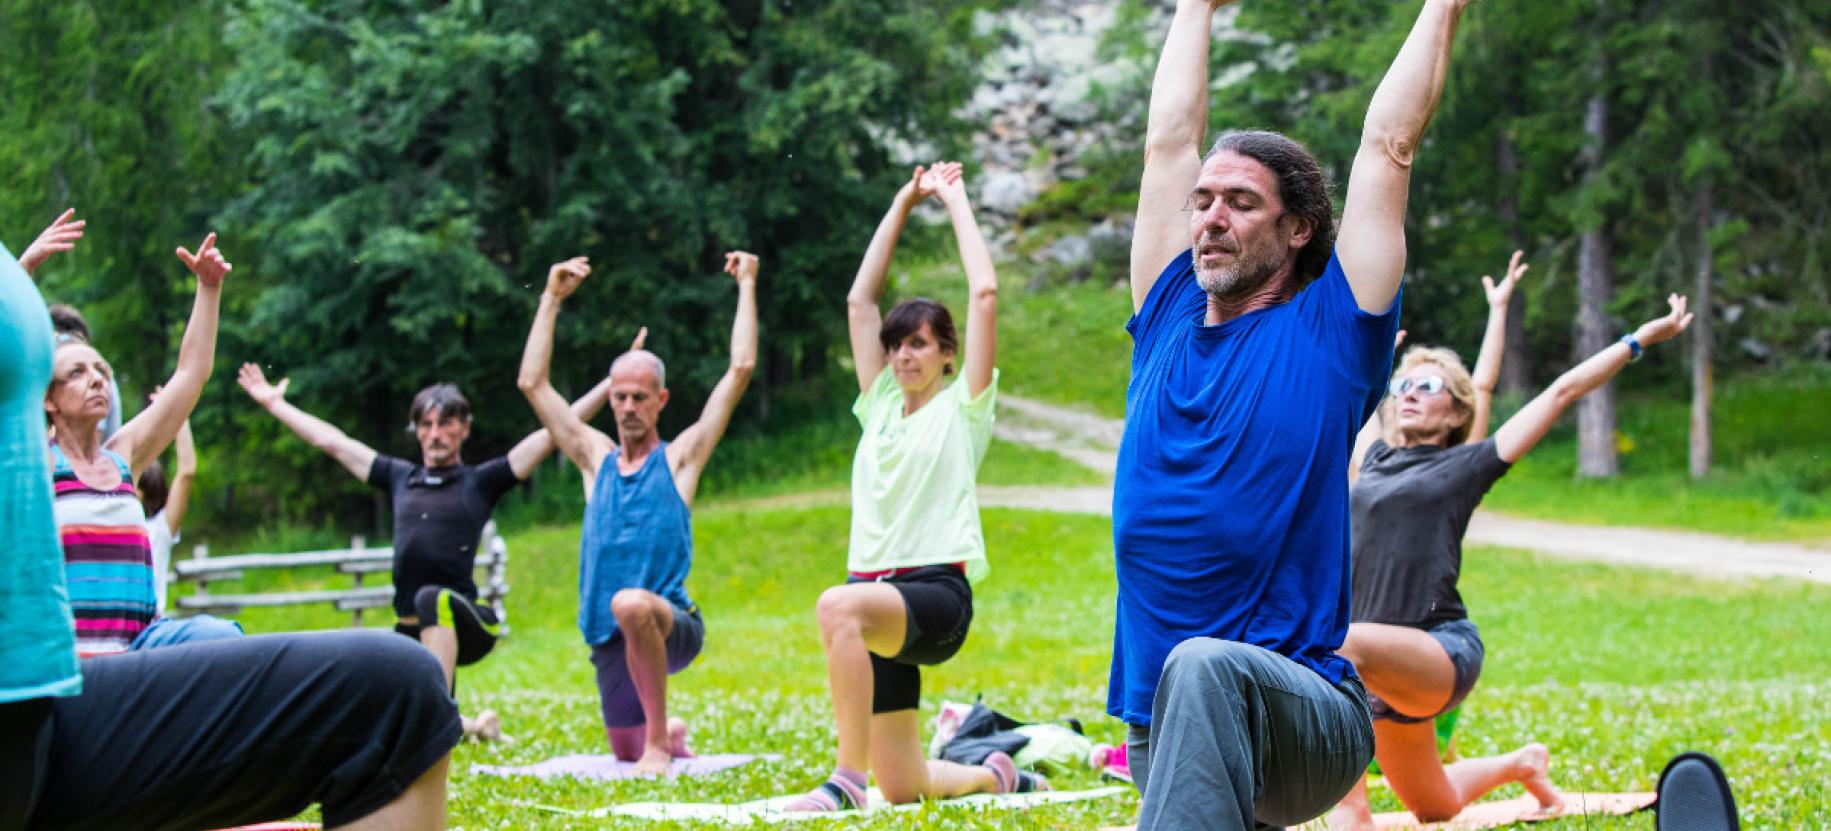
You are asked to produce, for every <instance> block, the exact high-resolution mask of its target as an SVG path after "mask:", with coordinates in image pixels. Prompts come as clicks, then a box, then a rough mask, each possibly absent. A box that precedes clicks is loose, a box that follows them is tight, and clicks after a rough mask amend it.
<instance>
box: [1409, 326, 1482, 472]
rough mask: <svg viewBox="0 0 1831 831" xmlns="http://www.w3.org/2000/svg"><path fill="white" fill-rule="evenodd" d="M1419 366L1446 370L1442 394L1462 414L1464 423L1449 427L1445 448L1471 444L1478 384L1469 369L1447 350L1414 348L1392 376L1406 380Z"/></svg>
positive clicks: (1434, 347)
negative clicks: (1443, 393)
mask: <svg viewBox="0 0 1831 831" xmlns="http://www.w3.org/2000/svg"><path fill="white" fill-rule="evenodd" d="M1420 364H1433V365H1435V366H1436V367H1437V368H1438V369H1441V370H1443V391H1444V392H1447V393H1449V394H1450V401H1451V402H1453V403H1454V404H1455V406H1456V409H1457V411H1459V412H1461V413H1462V415H1463V419H1462V423H1461V424H1459V425H1456V426H1455V427H1452V428H1450V434H1449V438H1448V439H1447V440H1446V446H1449V447H1455V446H1457V445H1460V444H1462V443H1463V442H1465V441H1468V440H1469V431H1470V430H1471V429H1473V428H1474V425H1475V381H1474V379H1472V378H1470V377H1469V370H1468V368H1467V367H1464V366H1463V365H1462V358H1461V357H1460V356H1458V355H1457V354H1456V352H1455V350H1453V349H1449V348H1446V347H1442V346H1414V347H1412V348H1410V349H1407V350H1405V356H1404V357H1403V358H1400V359H1399V366H1398V368H1397V369H1395V370H1393V372H1392V377H1393V378H1395V379H1396V378H1400V377H1403V376H1404V375H1405V374H1407V373H1409V372H1411V371H1412V370H1414V369H1417V368H1418V366H1419V365H1420Z"/></svg>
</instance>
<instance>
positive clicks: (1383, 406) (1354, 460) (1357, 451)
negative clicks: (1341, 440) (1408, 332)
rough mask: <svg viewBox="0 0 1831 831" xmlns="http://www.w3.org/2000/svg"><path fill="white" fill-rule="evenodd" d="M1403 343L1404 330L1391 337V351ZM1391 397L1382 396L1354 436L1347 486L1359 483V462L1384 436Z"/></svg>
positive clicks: (1394, 350)
mask: <svg viewBox="0 0 1831 831" xmlns="http://www.w3.org/2000/svg"><path fill="white" fill-rule="evenodd" d="M1404 342H1405V330H1404V329H1400V330H1399V333H1398V334H1396V335H1393V336H1392V351H1393V352H1398V351H1399V345H1400V344H1402V343H1404ZM1391 408H1392V396H1389V395H1387V396H1382V397H1381V398H1380V405H1379V406H1378V407H1374V408H1373V415H1370V416H1368V417H1367V423H1366V424H1362V425H1361V431H1360V432H1359V433H1356V434H1354V449H1353V450H1352V451H1349V455H1348V484H1349V485H1353V484H1354V483H1355V482H1358V481H1360V478H1361V462H1362V461H1364V460H1366V458H1367V450H1368V448H1371V447H1373V441H1374V439H1378V438H1381V437H1383V436H1384V435H1385V434H1386V414H1387V413H1388V412H1390V411H1391Z"/></svg>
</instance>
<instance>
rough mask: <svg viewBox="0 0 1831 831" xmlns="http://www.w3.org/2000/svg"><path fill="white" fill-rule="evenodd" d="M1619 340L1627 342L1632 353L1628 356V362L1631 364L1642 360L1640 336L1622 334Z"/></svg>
mask: <svg viewBox="0 0 1831 831" xmlns="http://www.w3.org/2000/svg"><path fill="white" fill-rule="evenodd" d="M1618 342H1619V343H1625V344H1627V345H1628V352H1630V353H1632V354H1630V355H1629V356H1628V363H1630V364H1631V363H1633V362H1635V361H1638V360H1640V340H1639V339H1638V338H1635V337H1634V336H1633V335H1631V334H1629V335H1622V336H1621V340H1620V341H1618Z"/></svg>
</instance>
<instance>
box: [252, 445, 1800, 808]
mask: <svg viewBox="0 0 1831 831" xmlns="http://www.w3.org/2000/svg"><path fill="white" fill-rule="evenodd" d="M996 455H997V454H994V458H996ZM985 522H986V536H987V540H988V544H989V546H990V550H991V560H992V565H993V571H992V575H991V577H990V578H989V579H988V580H987V581H986V582H984V583H982V584H980V586H979V589H978V594H977V599H976V605H977V617H976V619H975V625H974V628H973V634H972V636H971V638H970V639H969V641H968V643H967V646H966V648H965V650H964V651H963V652H962V653H961V654H960V656H959V657H958V658H956V659H955V660H953V661H952V662H950V663H948V664H947V665H945V666H943V667H941V668H939V669H937V670H932V671H929V672H927V673H925V674H926V676H927V679H926V683H925V685H924V686H925V690H924V692H925V694H924V696H923V701H924V705H925V707H924V718H925V719H926V718H927V717H930V716H932V714H933V711H934V707H935V705H936V704H937V703H938V702H939V701H941V700H942V699H944V698H952V699H956V700H967V701H970V700H972V699H973V697H974V696H977V695H981V694H983V695H984V696H985V697H986V700H987V702H988V703H990V704H993V705H994V706H996V707H998V708H999V709H1001V710H1004V711H1006V712H1009V713H1012V714H1015V715H1019V716H1023V717H1032V718H1039V719H1046V718H1053V717H1056V716H1070V715H1071V716H1077V717H1079V718H1081V719H1082V720H1083V722H1084V723H1085V724H1086V725H1087V726H1088V730H1089V733H1090V734H1091V735H1092V736H1093V737H1094V738H1095V739H1096V740H1099V741H1107V742H1112V741H1117V740H1118V739H1119V738H1120V737H1121V735H1122V728H1121V726H1120V725H1119V724H1118V723H1117V722H1115V721H1114V720H1112V719H1110V718H1108V717H1106V716H1105V715H1104V714H1103V713H1104V702H1105V694H1106V672H1107V660H1108V656H1109V649H1110V640H1111V636H1112V634H1111V632H1112V630H1111V626H1112V602H1113V601H1112V597H1113V584H1112V562H1111V558H1112V554H1111V542H1110V539H1111V538H1110V533H1111V532H1110V526H1109V524H1108V523H1107V521H1106V520H1104V519H1102V518H1097V517H1084V516H1061V515H1051V514H1043V513H1032V512H1023V511H1005V510H988V511H986V512H985ZM846 528H847V512H846V509H845V508H843V507H832V506H825V507H810V508H799V509H770V510H761V509H757V508H754V507H747V506H746V505H744V504H743V503H726V504H723V505H719V506H715V507H709V508H707V509H704V510H702V511H700V512H699V515H698V517H697V519H696V545H697V559H696V563H695V569H694V576H693V578H692V580H691V583H690V588H691V590H692V593H693V595H694V597H695V599H696V600H697V601H698V602H699V603H700V604H701V605H702V606H703V607H704V609H705V613H706V620H707V629H708V637H707V645H706V650H705V652H704V654H703V655H702V656H701V657H700V659H699V661H698V662H697V663H696V664H695V665H694V666H693V667H691V668H689V669H688V670H687V671H686V672H684V673H682V674H680V675H678V676H675V678H674V682H673V692H672V695H671V701H672V702H673V705H674V709H675V712H677V713H679V714H681V715H684V716H686V717H687V718H689V719H690V720H691V721H692V722H693V725H694V744H695V747H696V748H697V749H699V750H700V751H702V752H777V753H781V754H783V755H784V756H785V759H784V760H783V761H782V762H779V763H760V764H755V765H751V766H748V767H745V768H740V769H738V770H736V771H733V772H730V773H726V774H723V775H719V776H714V777H710V778H705V779H690V780H681V781H675V782H622V783H614V784H603V783H585V782H577V781H571V780H563V781H539V780H532V779H497V778H493V777H486V776H473V775H471V774H470V772H469V771H470V767H471V765H472V764H475V763H511V764H526V763H532V762H535V761H538V760H540V759H543V758H547V757H550V756H554V755H558V754H562V753H578V752H594V753H595V752H605V751H606V745H605V741H604V738H603V732H602V729H601V728H600V727H599V723H598V716H597V703H596V694H595V688H594V686H593V682H592V674H591V671H590V666H589V664H588V662H587V661H586V657H585V656H586V651H585V648H584V646H583V645H582V643H581V642H580V640H579V636H578V634H577V630H576V629H575V627H574V621H575V617H574V614H575V606H576V593H575V592H576V589H575V586H576V579H577V576H576V574H577V572H576V568H577V566H576V561H577V540H578V536H577V534H578V532H577V528H576V527H575V526H570V525H565V526H545V527H534V528H511V529H510V532H511V533H510V539H509V544H510V551H511V556H512V558H513V559H512V565H511V571H510V574H511V577H512V580H513V583H514V594H513V595H511V604H510V610H511V623H512V624H513V634H512V635H511V636H510V637H509V638H507V639H506V640H505V641H504V642H503V643H502V645H501V646H500V647H499V648H498V650H497V652H496V653H495V654H494V655H492V656H491V657H490V658H489V659H488V660H486V661H484V662H483V663H482V664H480V665H479V666H477V667H475V668H472V669H470V670H466V671H463V672H461V674H460V684H459V686H460V697H461V699H462V701H463V705H464V707H465V709H466V710H467V711H475V710H477V709H480V708H483V707H490V708H494V709H496V710H498V711H500V712H501V713H502V715H503V719H504V723H505V725H506V727H507V729H508V730H509V731H510V732H511V733H512V734H514V735H516V736H517V737H518V738H519V739H520V741H519V743H517V744H515V745H514V746H512V747H508V748H497V747H480V746H465V747H461V748H459V750H458V751H457V753H456V756H455V757H454V761H453V766H452V778H451V819H452V825H453V827H459V828H473V829H474V828H550V829H562V828H564V829H572V828H578V829H583V828H601V827H630V828H637V827H651V825H652V824H648V823H642V822H638V821H633V820H615V819H612V820H592V819H584V818H577V817H571V816H565V815H561V814H555V813H548V812H543V811H540V810H537V809H534V808H530V807H517V806H516V805H515V804H514V803H516V802H520V803H531V804H539V805H548V806H555V807H558V808H564V809H573V810H581V809H592V808H598V807H603V806H608V805H612V804H615V803H618V802H628V801H643V800H686V801H741V800H747V799H755V798H760V797H764V796H770V795H775V794H781V793H789V792H795V791H798V790H800V789H803V788H806V787H808V786H810V785H812V784H814V783H816V782H818V781H819V780H820V779H821V778H822V777H823V776H824V775H825V773H826V772H827V770H828V768H829V765H830V764H831V757H830V754H831V747H832V744H831V743H832V737H831V722H830V717H829V715H828V711H827V702H826V693H825V675H824V662H823V660H822V657H821V653H820V648H819V641H818V637H817V635H816V632H815V629H814V624H813V616H812V608H813V604H814V600H815V598H816V597H817V596H818V595H819V593H820V591H821V590H822V589H823V588H825V587H826V586H827V585H829V584H831V583H832V582H834V579H835V577H836V576H837V575H838V574H839V573H840V571H841V570H842V569H843V567H844V552H845V540H846ZM1464 571H1465V579H1464V580H1463V588H1464V596H1465V597H1466V598H1467V600H1468V603H1469V605H1470V608H1471V609H1473V610H1474V615H1475V619H1476V621H1477V622H1478V623H1479V624H1480V625H1481V626H1482V628H1483V632H1484V635H1485V638H1486V641H1487V645H1488V652H1489V664H1488V668H1487V671H1486V672H1485V674H1484V676H1483V678H1482V682H1481V685H1480V686H1479V687H1478V688H1477V690H1476V692H1475V694H1474V695H1473V696H1472V697H1471V698H1470V700H1469V704H1468V705H1467V707H1466V708H1465V710H1464V717H1463V720H1462V723H1461V725H1460V726H1459V728H1458V736H1459V739H1458V741H1459V743H1460V745H1461V747H1462V749H1463V751H1464V752H1465V753H1469V754H1486V753H1493V752H1500V751H1504V750H1509V749H1511V748H1513V747H1515V746H1517V745H1519V744H1521V743H1523V742H1525V741H1527V740H1532V739H1536V740H1539V741H1543V742H1545V743H1546V744H1547V745H1549V746H1550V747H1551V749H1552V752H1553V754H1554V765H1555V767H1554V775H1555V778H1556V780H1557V782H1558V783H1559V784H1560V785H1562V786H1564V787H1566V788H1572V789H1587V790H1636V789H1650V788H1651V787H1652V785H1653V783H1654V781H1655V779H1656V777H1657V776H1658V772H1659V769H1660V767H1661V765H1662V764H1663V763H1664V761H1665V760H1666V759H1668V758H1670V757H1671V756H1672V755H1674V754H1676V753H1678V752H1680V751H1682V750H1686V749H1692V748H1695V749H1701V750H1705V751H1708V752H1711V753H1713V754H1715V755H1717V756H1718V758H1719V759H1721V760H1723V762H1724V764H1725V766H1726V768H1727V769H1728V771H1729V773H1730V775H1731V776H1732V778H1733V779H1734V782H1735V787H1736V791H1737V796H1738V799H1739V801H1740V802H1741V804H1742V806H1743V819H1744V822H1745V824H1746V825H1747V826H1748V827H1754V828H1761V827H1772V828H1801V827H1816V826H1818V825H1820V824H1821V823H1822V822H1823V817H1824V816H1826V815H1831V786H1828V785H1827V782H1831V683H1827V682H1826V680H1825V679H1826V678H1827V677H1828V676H1831V650H1826V649H1825V648H1824V644H1825V643H1826V642H1828V641H1831V589H1827V588H1825V587H1815V586H1802V585H1795V584H1788V583H1780V582H1717V581H1709V580H1699V579H1694V578H1687V577H1678V576H1673V575H1669V574H1665V573H1661V572H1650V571H1637V570H1631V569H1621V568H1613V567H1604V566H1592V565H1582V564H1575V565H1573V564H1569V563H1564V562H1560V561H1553V560H1543V559H1539V558H1537V557H1535V556H1533V555H1530V554H1527V553H1522V552H1517V551H1507V550H1499V549H1486V548H1475V549H1471V550H1470V551H1469V553H1468V557H1467V564H1466V566H1465V569H1464ZM342 620H343V618H342V616H340V615H335V614H332V613H330V612H321V613H317V612H304V611H288V612H269V613H264V614H253V613H251V614H249V615H246V616H244V622H245V623H247V624H248V625H249V626H250V628H251V630H256V631H259V630H271V629H273V628H280V627H297V626H308V625H333V626H334V625H339V624H340V623H341V622H342ZM1711 633H1718V634H1715V635H1713V634H1711ZM1095 784H1097V783H1096V780H1095V779H1094V778H1093V777H1092V775H1091V774H1085V775H1080V776H1075V777H1070V778H1068V779H1067V780H1066V781H1061V780H1058V781H1057V785H1058V786H1059V787H1074V788H1079V787H1088V786H1093V785H1095ZM1376 799H1384V800H1385V803H1384V804H1383V805H1382V806H1381V807H1382V808H1389V807H1392V801H1391V798H1390V795H1389V794H1385V793H1383V792H1378V791H1376ZM1135 810H1136V803H1135V800H1134V799H1133V798H1132V797H1131V796H1129V795H1127V796H1125V797H1124V798H1119V799H1108V800H1104V801H1099V802H1093V803H1084V804H1080V805H1074V806H1057V807H1049V808H1043V809H1039V810H1035V811H1030V812H1025V813H1017V814H994V815H984V816H981V815H977V814H972V813H969V812H965V811H962V810H959V809H943V808H940V807H938V806H930V807H928V808H927V809H925V811H924V812H923V813H921V814H919V815H917V816H915V817H913V818H912V817H910V816H907V815H905V816H902V817H898V818H896V819H894V820H890V819H885V820H879V821H877V822H874V823H870V824H867V825H865V826H863V827H869V828H903V827H921V828H1094V827H1098V826H1100V825H1104V824H1112V823H1119V822H1129V821H1130V820H1131V819H1132V817H1133V815H1134V812H1135ZM1649 825H1650V821H1649V820H1648V819H1646V818H1644V817H1636V818H1631V819H1624V820H1600V821H1583V820H1575V819H1573V820H1565V821H1561V822H1555V823H1549V824H1547V825H1544V826H1540V827H1544V828H1546V829H1563V828H1572V829H1574V828H1645V827H1648V826H1649Z"/></svg>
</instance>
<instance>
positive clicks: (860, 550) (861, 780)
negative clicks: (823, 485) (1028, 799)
mask: <svg viewBox="0 0 1831 831" xmlns="http://www.w3.org/2000/svg"><path fill="white" fill-rule="evenodd" d="M930 196H933V197H936V198H938V199H939V200H940V202H941V204H942V205H943V206H944V207H945V208H946V209H947V215H948V218H949V219H950V220H951V221H952V223H953V227H954V236H955V239H956V240H957V241H958V242H959V245H960V259H961V262H962V263H963V265H964V266H965V268H966V281H967V294H968V301H967V317H966V335H967V341H966V350H965V354H964V356H961V355H960V349H959V344H958V337H957V335H956V333H955V331H954V323H953V317H952V316H951V315H950V314H949V313H948V311H947V307H945V306H943V305H941V304H940V303H937V302H935V301H933V300H928V299H923V298H916V299H911V300H906V301H904V302H902V303H899V304H898V305H897V306H896V307H895V308H893V309H891V310H890V314H889V315H888V316H884V317H880V314H881V313H880V312H879V310H878V302H879V300H880V299H881V298H882V297H883V293H884V279H885V275H886V274H887V273H888V270H889V267H890V256H891V254H892V253H894V252H895V250H896V241H897V237H898V236H899V235H900V234H901V233H902V229H903V224H904V222H906V221H907V220H908V218H909V214H910V212H911V211H913V210H914V209H915V208H916V206H917V205H920V204H921V203H922V202H923V201H924V200H926V199H928V198H929V197H930ZM846 318H847V321H848V323H849V324H850V326H849V328H850V331H851V338H852V359H853V363H854V366H855V368H856V369H857V371H858V389H859V396H858V401H857V403H856V404H854V405H853V407H852V414H853V415H855V416H857V417H858V422H859V425H860V426H861V427H863V429H864V434H863V435H862V436H861V437H860V438H859V441H858V450H857V453H856V454H855V455H854V456H853V460H852V534H851V545H850V550H849V552H848V553H847V557H846V570H847V572H848V575H847V579H846V582H845V584H844V585H839V586H834V587H832V588H829V589H827V590H826V591H825V592H824V593H823V594H821V596H820V602H819V604H818V605H817V606H816V608H815V614H816V616H817V617H818V619H819V622H820V641H821V644H822V645H823V646H824V647H825V649H826V658H827V682H828V685H829V687H830V691H831V694H832V699H833V720H834V722H835V723H836V724H837V726H838V732H839V746H838V748H837V751H836V753H835V757H836V758H835V765H834V770H833V775H832V776H831V777H829V778H828V779H827V781H825V782H823V783H821V784H820V785H819V786H818V787H816V788H814V789H813V790H812V791H809V792H808V793H807V794H806V795H804V796H802V797H800V798H798V799H796V800H795V801H794V802H792V803H790V804H789V805H788V806H787V809H788V810H791V811H839V810H847V809H851V808H862V807H865V801H866V798H865V787H866V784H867V782H866V778H865V777H866V773H867V772H875V773H876V774H877V784H878V787H879V788H880V789H881V790H882V791H883V794H884V797H885V798H886V799H888V800H889V801H891V802H914V801H916V800H918V799H922V798H924V797H947V796H960V795H964V794H970V793H987V792H1009V791H1018V790H1033V789H1036V788H1039V787H1043V786H1044V785H1045V783H1044V782H1043V780H1042V779H1041V777H1037V776H1034V775H1032V774H1027V773H1019V772H1018V771H1017V769H1016V767H1015V766H1014V765H1013V764H1012V763H1011V759H1010V757H1009V756H1006V755H1005V754H1003V753H995V754H993V755H992V757H991V758H989V759H987V760H986V763H985V764H984V765H960V764H955V763H953V762H945V761H930V760H928V759H926V758H924V756H923V753H922V743H921V735H920V724H919V722H918V719H917V709H916V707H917V704H918V703H919V702H920V699H921V690H922V674H921V669H920V667H922V666H924V665H928V666H932V665H935V664H939V663H942V662H944V661H946V660H948V659H949V658H952V657H953V656H954V654H955V653H956V652H958V651H959V650H960V647H961V645H962V644H963V643H965V641H966V634H967V629H968V628H969V627H970V626H971V625H972V620H973V590H972V585H971V584H972V583H973V582H975V581H978V580H979V579H981V578H983V577H984V576H985V574H986V572H987V571H988V570H989V569H988V567H987V565H986V557H985V535H984V533H983V532H982V531H981V530H980V526H979V501H978V493H977V490H978V476H979V464H980V462H982V461H984V460H985V451H986V447H987V445H988V444H989V443H990V441H991V438H992V421H993V405H994V404H995V403H996V401H997V397H998V370H997V369H996V368H995V366H994V358H995V357H996V354H997V332H996V324H997V320H998V277H997V274H996V273H995V272H994V270H993V268H992V254H991V251H990V250H989V249H988V248H987V247H986V244H985V238H984V236H982V235H981V234H980V232H979V225H978V223H977V221H975V220H974V218H973V207H972V204H971V202H969V201H968V199H967V195H966V186H965V183H964V181H963V177H962V174H961V167H960V165H959V164H958V163H954V162H943V163H939V164H936V165H935V166H934V167H933V168H932V169H930V170H926V171H925V170H923V169H922V168H919V167H918V168H916V169H915V175H914V176H912V177H911V178H910V181H909V183H908V184H906V185H904V186H903V188H902V189H901V190H900V191H898V192H897V195H896V199H895V201H894V202H893V203H892V204H891V207H890V211H889V213H887V214H886V215H885V216H884V219H883V221H882V222H881V223H879V224H878V226H877V233H876V234H875V235H874V236H873V237H872V238H871V245H870V247H869V248H867V249H866V250H865V257H864V261H863V262H862V263H861V264H860V265H859V267H858V278H857V280H856V281H854V282H853V284H852V291H851V293H850V294H848V295H847V297H846ZM962 357H963V360H958V367H959V376H960V377H959V378H958V379H956V380H953V381H952V383H949V382H948V381H949V376H952V375H954V374H955V369H956V361H957V359H960V358H962Z"/></svg>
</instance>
